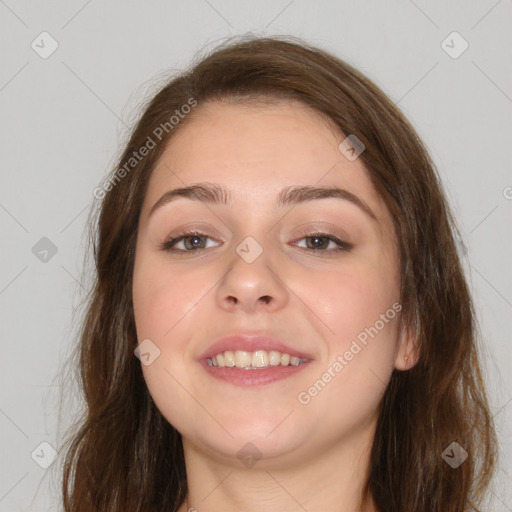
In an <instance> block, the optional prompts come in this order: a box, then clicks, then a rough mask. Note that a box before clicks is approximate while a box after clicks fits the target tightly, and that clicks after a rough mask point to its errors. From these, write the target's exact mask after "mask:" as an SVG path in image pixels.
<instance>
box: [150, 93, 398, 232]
mask: <svg viewBox="0 0 512 512" xmlns="http://www.w3.org/2000/svg"><path fill="white" fill-rule="evenodd" d="M344 138H345V135H344V134H343V133H341V131H340V130H339V129H338V128H337V127H335V126H334V124H333V123H332V122H331V121H330V120H329V119H328V118H327V117H326V116H324V115H322V114H320V113H319V112H317V111H315V110H313V109H311V108H309V107H307V106H305V105H304V104H302V103H301V102H298V101H295V100H279V101H274V102H266V103H258V104H255V103H241V102H229V101H222V102H220V101H219V102H210V103H208V104H206V105H199V106H198V107H197V108H196V109H195V111H194V114H193V117H190V118H188V119H186V122H185V123H184V124H183V125H182V126H180V127H179V130H178V131H177V132H176V133H175V134H174V135H173V136H172V137H171V139H170V140H169V142H168V144H167V147H166V149H165V151H164V152H163V154H162V156H161V157H160V159H159V161H158V162H157V165H156V166H155V169H154V171H153V173H152V176H151V179H150V183H149V187H148V191H147V194H146V201H145V210H146V213H147V210H148V209H149V208H151V206H152V205H153V204H154V203H155V202H156V201H157V200H158V199H159V197H160V196H161V194H162V193H164V192H166V191H167V190H169V189H172V188H178V187H184V186H187V185H190V184H192V183H200V182H210V183H218V184H220V185H222V186H223V187H224V188H226V189H228V190H229V191H230V196H231V198H232V202H233V204H238V205H239V206H240V205H248V204H251V203H254V202H256V201H258V202H268V204H269V205H270V204H271V203H272V202H274V201H275V200H276V196H277V195H278V194H279V192H280V191H281V190H282V189H284V188H286V187H290V185H306V186H316V187H328V186H337V187H341V188H344V189H346V190H349V191H350V192H351V193H353V194H355V195H357V196H358V197H361V199H363V200H364V202H366V203H367V204H368V205H369V206H370V207H371V209H372V210H373V211H374V212H375V213H376V214H377V216H378V217H379V220H380V221H381V222H383V223H384V224H389V221H390V219H389V213H388V212H387V208H386V206H385V204H384V202H383V201H382V199H381V198H380V196H379V195H378V194H377V192H376V191H375V189H374V187H373V185H372V183H371V181H370V178H369V175H368V172H367V170H366V168H365V166H364V164H363V162H362V159H360V158H358V159H356V160H354V161H350V160H348V159H347V158H346V157H345V156H344V154H343V153H342V152H341V151H340V150H339V145H340V143H341V142H342V141H343V140H344Z"/></svg>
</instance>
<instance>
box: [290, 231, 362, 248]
mask: <svg viewBox="0 0 512 512" xmlns="http://www.w3.org/2000/svg"><path fill="white" fill-rule="evenodd" d="M302 240H309V242H306V247H302V248H304V249H309V250H312V251H319V252H337V251H349V250H350V249H352V245H351V244H349V243H347V242H344V241H343V240H340V239H339V238H338V237H336V236H334V235H327V234H325V233H313V234H311V235H308V236H305V237H303V238H301V239H300V241H302ZM298 247H301V246H300V245H298ZM329 247H330V249H328V248H329Z"/></svg>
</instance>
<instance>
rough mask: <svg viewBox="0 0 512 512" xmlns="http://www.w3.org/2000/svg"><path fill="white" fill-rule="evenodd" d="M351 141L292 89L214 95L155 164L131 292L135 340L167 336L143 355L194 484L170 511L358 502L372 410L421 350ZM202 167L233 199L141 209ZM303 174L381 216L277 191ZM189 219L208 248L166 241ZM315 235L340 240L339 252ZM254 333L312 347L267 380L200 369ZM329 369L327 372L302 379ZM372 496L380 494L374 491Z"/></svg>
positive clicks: (390, 242) (375, 199)
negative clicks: (229, 343)
mask: <svg viewBox="0 0 512 512" xmlns="http://www.w3.org/2000/svg"><path fill="white" fill-rule="evenodd" d="M344 138H345V135H343V134H341V133H339V131H338V130H336V129H334V128H333V127H332V126H331V125H330V124H329V123H328V122H327V121H326V120H325V119H324V118H323V117H322V116H321V115H319V114H318V113H316V112H314V111H312V110H310V109H308V108H306V107H304V106H302V105H301V104H300V103H297V102H293V101H280V102H278V103H274V104H267V105H248V104H240V103H233V102H231V103H229V102H223V103H218V102H217V103H210V104H208V105H200V106H199V107H198V109H197V110H196V112H195V113H194V118H191V119H189V120H187V122H186V123H185V124H184V125H183V126H181V127H180V130H179V131H177V133H176V134H175V135H174V136H173V138H172V139H171V140H170V143H169V145H168V147H167V148H166V150H165V152H164V154H163V156H162V158H161V160H160V162H159V165H157V167H156V169H155V170H154V172H153V175H152V177H151V180H150V183H149V188H148V191H147V194H146V198H145V202H144V205H143V210H142V214H141V218H140V224H139V233H138V240H137V249H136V260H135V270H134V284H133V300H134V310H135V319H136V325H137V335H138V339H139V342H140V341H142V340H144V339H148V338H149V339H151V340H152V342H153V343H154V344H155V345H156V346H157V347H158V348H159V350H160V356H159V357H158V358H156V359H155V361H154V362H153V363H152V364H151V365H149V366H143V371H144V377H145V380H146V383H147V385H148V388H149V391H150V393H151V395H152V397H153V399H154V401H155V403H156V404H157V406H158V408H159V409H160V411H161V412H162V414H163V415H164V416H165V418H166V419H167V420H168V421H169V422H170V423H171V424H172V425H174V426H175V428H176V429H177V430H178V431H179V432H180V433H181V434H182V437H183V445H184V452H185V459H186V466H187V478H188V486H189V493H188V496H187V501H188V505H187V503H183V505H182V506H181V508H180V512H184V511H186V510H187V506H188V507H189V508H190V509H195V510H197V511H200V512H210V511H218V510H222V511H225V512H230V511H239V510H244V511H251V512H252V511H254V512H255V511H261V510H265V511H267V512H273V511H279V512H283V511H290V512H291V511H297V512H298V511H303V510H307V511H308V512H320V511H322V512H325V511H344V512H356V511H357V510H359V501H360V497H361V496H360V494H361V490H362V487H363V485H364V483H365V479H366V475H367V472H368V465H369V453H370V450H371V446H372V442H373V438H374V433H375V426H376V421H377V408H378V406H379V403H380V401H381V399H382V396H383V393H384V391H385V388H386V385H387V383H388V382H389V379H390V377H391V373H392V372H393V370H394V369H395V368H397V369H399V370H405V369H407V368H409V367H411V366H412V365H413V364H414V362H415V360H416V355H415V352H414V344H413V341H412V340H410V339H409V338H407V337H406V336H404V335H403V334H402V333H401V332H400V330H399V318H400V314H399V312H398V311H399V307H398V308H397V307H396V305H397V304H398V305H399V285H400V279H399V265H398V257H397V251H396V243H395V240H394V234H393V228H392V220H391V217H390V214H389V212H388V210H387V208H386V207H385V204H384V203H383V201H382V200H381V198H380V197H379V196H378V195H377V193H376V192H375V190H374V188H373V186H372V184H371V182H370V179H369V177H368V175H367V171H366V170H365V168H364V165H363V162H362V160H361V159H356V160H355V161H350V160H349V159H347V158H346V157H345V155H344V154H342V152H340V150H339V149H338V146H339V144H340V142H341V141H342V140H343V139H344ZM205 182H207V183H209V184H212V183H215V184H218V185H221V186H222V187H224V188H226V189H227V190H228V191H229V193H230V195H231V203H230V204H209V203H206V202H203V201H198V200H192V199H190V198H183V197H180V198H177V199H175V200H173V201H171V202H168V203H166V204H163V205H161V206H160V207H158V208H156V209H155V210H154V211H153V212H152V214H151V215H150V214H149V213H150V210H151V208H152V207H153V205H154V204H155V203H156V202H157V201H158V200H159V199H160V197H161V196H162V195H163V194H164V193H165V192H167V191H169V190H171V189H176V188H179V187H184V186H188V185H191V184H195V183H205ZM300 185H303V186H315V187H338V188H341V189H345V190H347V191H349V192H350V193H351V194H353V195H355V196H357V197H358V198H359V200H360V202H361V204H363V203H364V205H366V207H367V208H368V209H369V210H371V212H372V214H373V215H374V217H375V218H372V215H371V214H369V213H368V211H365V208H364V207H361V205H358V204H355V203H354V202H353V201H350V200H347V199H343V198H342V199H340V198H334V197H330V198H324V199H318V200H313V201H305V202H303V203H300V204H295V205H290V204H289V205H285V206H278V205H277V203H276V198H277V196H278V194H279V193H280V192H281V191H282V190H283V189H284V188H286V187H291V186H300ZM191 228H195V229H196V230H197V231H198V232H200V233H201V236H202V237H203V238H200V239H199V240H198V239H196V240H195V242H198V241H202V242H203V244H202V245H201V248H199V249H197V248H195V247H192V244H191V243H190V241H191V239H190V238H189V239H188V242H187V243H185V240H183V239H182V240H181V241H179V242H176V243H175V245H174V246H173V248H174V249H175V250H178V251H179V250H180V249H181V252H180V253H177V252H175V253H173V252H169V251H165V250H163V249H162V248H161V247H160V244H162V243H163V242H164V241H165V240H166V239H167V238H168V237H169V236H170V235H174V234H175V235H176V236H178V235H180V234H182V233H183V232H185V231H187V230H188V229H191ZM316 233H323V234H325V235H327V236H330V235H334V236H335V237H337V238H338V239H340V240H342V241H344V242H346V243H348V244H350V249H348V250H340V251H335V249H336V248H338V247H339V246H338V245H337V243H336V242H334V241H332V240H329V239H327V240H326V239H325V238H322V239H320V240H319V239H315V234H316ZM249 236H250V237H252V239H254V240H255V241H256V242H257V244H258V245H259V246H260V247H261V249H262V252H261V254H260V255H259V256H258V257H257V258H256V259H255V260H254V261H253V262H251V263H247V261H245V260H244V259H243V258H242V257H241V256H240V255H239V253H237V251H236V248H237V247H238V246H239V245H240V243H241V242H242V241H244V240H245V239H246V237H249ZM318 242H321V243H319V244H318V245H315V243H318ZM318 247H319V248H318ZM394 304H395V307H394V308H393V305H394ZM390 311H393V314H392V313H391V312H390ZM379 320H380V322H379ZM381 324H382V325H383V327H382V328H380V326H381ZM370 326H377V327H378V328H377V331H378V334H376V335H374V336H372V337H368V338H367V340H366V341H367V342H366V344H362V343H361V342H359V343H358V345H359V348H360V350H359V351H357V349H356V348H355V346H354V344H353V342H354V340H356V341H357V340H358V336H359V337H360V338H359V339H361V333H362V332H364V330H365V328H369V327H370ZM246 331H251V332H258V333H259V332H261V333H265V334H271V335H272V336H274V337H276V338H278V339H280V340H282V341H284V342H285V343H286V344H287V345H289V346H292V347H294V348H296V349H297V350H299V351H302V352H306V353H308V354H310V356H311V360H310V362H309V363H308V364H307V366H305V367H304V368H303V369H302V370H301V371H300V372H298V373H296V374H294V375H293V376H291V377H288V378H285V379H281V380H279V381H276V382H272V383H269V384H265V385H261V386H237V385H234V384H232V383H230V382H225V381H221V380H219V379H217V378H214V377H212V376H211V375H210V374H209V373H208V372H207V371H205V369H204V367H203V366H202V365H201V364H200V362H199V360H198V358H199V355H200V354H201V353H203V352H204V351H205V350H206V349H207V348H208V347H209V346H210V345H211V344H212V343H213V342H214V341H215V340H217V339H218V338H220V337H223V336H226V335H230V334H233V333H236V334H239V333H243V332H246ZM348 352H350V353H351V354H352V356H350V354H349V353H348ZM340 358H341V359H342V360H343V361H344V363H341V359H340ZM336 361H338V363H339V364H341V366H342V369H341V370H339V368H340V366H339V365H338V366H336V367H334V366H333V364H334V363H335V362H336ZM326 372H327V373H328V374H329V375H330V377H331V378H330V379H329V378H328V377H322V376H323V375H324V374H325V373H326ZM322 378H323V379H324V384H325V386H322V387H321V388H320V391H318V390H317V391H316V393H315V391H314V390H313V391H311V387H312V386H313V385H314V383H315V382H316V381H318V380H319V379H322ZM325 381H328V382H327V383H326V382H325ZM313 387H314V386H313ZM247 443H251V444H252V445H253V446H255V447H256V448H257V451H258V453H259V454H260V455H261V458H260V459H259V460H257V461H256V463H255V464H253V465H251V466H250V467H249V465H248V464H247V462H244V461H243V460H242V458H241V457H240V456H239V455H240V450H242V452H243V450H244V449H245V450H247ZM244 447H245V448H244ZM237 454H238V455H237ZM365 510H366V511H368V512H372V511H376V510H377V509H376V508H375V505H374V503H372V501H371V500H370V502H369V504H368V506H367V508H366V509H365Z"/></svg>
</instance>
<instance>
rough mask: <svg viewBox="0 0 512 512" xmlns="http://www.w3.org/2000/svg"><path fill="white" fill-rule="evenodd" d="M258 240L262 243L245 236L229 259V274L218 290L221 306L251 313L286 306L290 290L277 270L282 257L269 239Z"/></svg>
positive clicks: (261, 237)
mask: <svg viewBox="0 0 512 512" xmlns="http://www.w3.org/2000/svg"><path fill="white" fill-rule="evenodd" d="M258 238H259V239H260V241H258V240H257V239H256V238H255V237H254V236H247V237H245V238H244V239H243V240H242V241H241V242H240V243H239V244H238V245H237V246H236V248H235V250H234V252H233V254H232V255H231V257H230V258H229V261H228V263H227V267H228V271H227V273H226V274H225V276H224V278H223V279H222V281H221V283H220V286H219V288H218V301H219V305H220V306H221V307H223V308H232V307H238V308H241V309H244V310H246V311H250V310H253V309H255V308H258V307H263V306H264V307H266V308H270V309H277V308H280V307H282V306H283V305H284V304H285V303H286V301H287V295H288V294H287V290H286V287H285V286H284V284H283V280H282V278H281V277H280V276H279V274H280V272H279V271H278V269H276V262H277V261H278V260H279V257H278V255H277V254H274V253H273V249H272V248H271V247H270V245H269V243H270V241H269V239H268V238H265V237H264V235H258ZM263 239H265V240H264V241H265V243H263Z"/></svg>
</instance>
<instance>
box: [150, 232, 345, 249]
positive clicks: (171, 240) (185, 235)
mask: <svg viewBox="0 0 512 512" xmlns="http://www.w3.org/2000/svg"><path fill="white" fill-rule="evenodd" d="M194 236H195V237H202V238H210V237H209V236H208V235H206V234H204V233H200V232H199V231H187V232H185V233H182V234H180V235H178V236H175V237H172V238H169V239H168V240H166V241H164V242H163V243H161V244H160V249H161V250H162V251H167V252H170V253H175V254H178V253H182V254H184V253H187V252H197V251H202V250H203V251H204V250H205V249H206V248H199V249H192V250H184V249H176V248H175V247H174V246H175V245H176V244H177V243H179V242H181V241H182V240H184V239H185V238H189V237H194ZM305 238H326V239H328V240H329V241H332V242H334V243H335V244H337V245H338V247H337V248H336V249H330V250H327V249H310V248H308V247H301V249H304V250H306V251H314V252H317V251H319V252H325V253H332V252H334V253H338V252H349V251H350V250H351V249H352V247H353V246H352V244H349V243H348V242H344V241H343V240H340V239H339V238H338V237H336V236H334V235H329V234H327V233H311V234H308V235H303V236H302V238H300V239H299V241H300V240H304V239H305ZM212 240H213V239H212Z"/></svg>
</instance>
